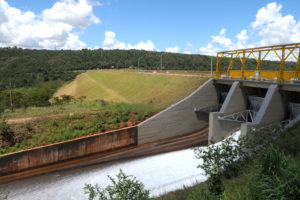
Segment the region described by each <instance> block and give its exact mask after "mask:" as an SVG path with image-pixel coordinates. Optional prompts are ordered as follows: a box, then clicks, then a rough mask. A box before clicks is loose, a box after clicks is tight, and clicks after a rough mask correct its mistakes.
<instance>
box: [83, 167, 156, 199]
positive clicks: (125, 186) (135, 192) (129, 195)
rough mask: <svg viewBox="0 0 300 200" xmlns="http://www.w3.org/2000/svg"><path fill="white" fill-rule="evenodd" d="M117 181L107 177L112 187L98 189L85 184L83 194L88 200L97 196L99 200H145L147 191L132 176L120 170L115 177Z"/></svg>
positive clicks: (97, 186)
mask: <svg viewBox="0 0 300 200" xmlns="http://www.w3.org/2000/svg"><path fill="white" fill-rule="evenodd" d="M116 176H117V180H115V179H114V178H112V177H111V176H108V178H109V179H110V181H111V182H112V185H109V186H107V187H106V188H100V187H99V185H98V184H96V185H94V186H93V185H91V184H86V185H85V187H84V193H85V194H88V195H89V200H93V199H95V198H96V197H97V196H98V199H99V200H100V199H101V200H127V199H128V200H147V199H150V198H149V191H148V190H146V189H145V188H144V184H143V183H142V182H140V181H139V180H137V179H136V177H134V176H132V175H126V174H125V173H124V172H123V171H122V170H121V169H120V172H119V173H118V174H117V175H116Z"/></svg>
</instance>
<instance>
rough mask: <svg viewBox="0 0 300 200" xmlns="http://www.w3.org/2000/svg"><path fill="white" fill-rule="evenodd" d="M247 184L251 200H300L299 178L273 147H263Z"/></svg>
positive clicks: (291, 166) (285, 159) (286, 160)
mask: <svg viewBox="0 0 300 200" xmlns="http://www.w3.org/2000/svg"><path fill="white" fill-rule="evenodd" d="M256 162H257V163H256V168H257V171H256V173H254V175H253V177H252V179H251V182H250V184H249V190H250V194H251V196H252V198H253V199H300V190H299V188H300V176H299V173H297V167H295V166H293V165H291V164H290V163H291V162H289V161H288V158H287V157H286V156H285V154H284V153H283V152H282V151H280V150H278V149H276V148H274V146H273V145H269V146H267V147H264V148H263V149H262V150H261V151H260V152H259V155H258V158H257V161H256Z"/></svg>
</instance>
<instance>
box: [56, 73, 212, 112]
mask: <svg viewBox="0 0 300 200" xmlns="http://www.w3.org/2000/svg"><path fill="white" fill-rule="evenodd" d="M206 80H207V78H200V77H197V76H183V75H167V74H144V73H132V72H121V71H117V70H91V71H87V72H86V73H83V74H80V75H79V76H77V78H76V79H75V80H74V81H72V82H71V83H69V84H67V85H65V86H64V87H62V88H61V89H59V90H58V91H57V92H56V93H55V95H54V96H60V95H63V94H67V95H72V96H74V97H75V98H79V97H81V96H86V99H87V100H95V99H103V100H106V101H113V102H126V103H134V104H136V103H142V104H148V105H149V104H151V105H155V106H158V107H166V106H168V105H170V104H172V103H175V102H176V101H178V100H180V99H182V98H184V97H185V96H187V95H189V94H190V93H191V92H193V91H194V90H195V89H197V88H198V87H199V86H200V85H202V84H203V83H204V82H205V81H206Z"/></svg>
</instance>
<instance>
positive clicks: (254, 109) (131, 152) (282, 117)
mask: <svg viewBox="0 0 300 200" xmlns="http://www.w3.org/2000/svg"><path fill="white" fill-rule="evenodd" d="M299 120H300V85H299V84H292V83H275V82H266V81H241V80H225V79H210V80H208V81H207V82H206V83H204V84H203V85H202V86H201V87H199V88H198V89H197V90H195V91H194V92H193V93H192V94H190V95H189V96H187V97H186V98H184V99H182V100H181V101H179V102H177V103H176V104H173V105H171V106H170V107H169V108H167V109H165V110H163V111H162V112H160V113H158V114H157V115H155V116H153V117H151V118H149V119H148V120H146V121H144V122H143V123H141V124H139V125H138V126H137V127H133V128H130V129H128V130H119V131H117V132H111V133H105V134H99V135H94V136H89V137H85V138H78V139H76V140H74V141H67V142H64V143H61V144H54V145H49V146H47V147H40V148H36V149H33V150H28V151H23V152H17V153H13V154H11V155H5V156H0V174H1V173H2V174H3V176H0V182H1V181H2V182H4V181H8V180H12V179H15V178H20V177H25V176H31V175H33V174H40V173H45V172H48V171H49V170H51V171H52V170H59V169H62V168H64V169H65V168H66V166H67V167H70V166H72V165H76V166H78V165H81V166H83V165H86V164H87V162H86V161H87V160H88V161H89V162H88V164H94V163H93V162H94V161H95V160H97V159H101V160H102V161H101V163H102V164H103V163H104V162H109V161H120V159H128V158H130V159H132V158H135V157H137V156H145V155H153V154H157V153H163V152H167V151H172V150H178V149H183V148H188V147H191V146H195V145H196V144H198V145H200V144H202V145H205V144H207V141H208V140H209V141H210V140H214V141H215V142H217V141H221V140H222V139H223V138H226V137H228V136H229V135H231V134H232V133H233V132H234V131H235V130H237V129H241V134H242V135H245V134H247V132H248V131H251V130H252V129H255V128H259V127H261V126H266V125H270V124H276V123H281V122H283V121H284V122H286V124H288V125H291V124H293V123H294V122H296V121H299ZM207 126H209V131H208V132H209V133H208V134H207V130H206V132H205V131H204V132H203V133H205V134H199V135H195V133H197V132H198V133H199V131H201V130H202V131H203V130H205V128H206V127H207ZM121 136H122V137H121ZM104 141H105V142H104ZM107 141H108V142H107ZM109 141H112V142H109ZM75 144H77V145H75ZM139 148H142V149H143V150H141V149H139ZM64 152H67V153H64ZM74 152H75V153H76V155H75V154H74ZM36 155H46V156H44V157H43V159H37V158H36V157H37V156H36ZM32 160H35V162H32ZM41 161H43V163H42V164H41ZM120 162H121V161H120ZM95 163H97V164H99V162H95ZM32 164H34V165H32ZM29 165H30V166H29ZM28 166H29V167H28ZM43 169H44V170H43ZM30 170H32V171H30ZM4 172H5V173H4ZM33 172H37V173H33ZM24 174H25V175H24ZM22 175H24V176H22Z"/></svg>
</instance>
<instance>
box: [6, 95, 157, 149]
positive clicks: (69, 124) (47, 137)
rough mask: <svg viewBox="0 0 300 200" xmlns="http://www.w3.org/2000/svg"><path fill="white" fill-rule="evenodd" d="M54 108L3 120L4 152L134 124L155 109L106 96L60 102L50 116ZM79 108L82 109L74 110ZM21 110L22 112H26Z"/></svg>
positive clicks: (148, 115)
mask: <svg viewBox="0 0 300 200" xmlns="http://www.w3.org/2000/svg"><path fill="white" fill-rule="evenodd" d="M52 108H53V107H48V110H44V112H45V114H44V116H39V117H37V118H32V119H31V120H29V121H27V122H26V121H25V122H24V123H11V124H7V123H6V122H5V121H2V122H1V123H0V136H1V138H0V154H5V153H8V152H14V151H18V150H22V149H27V148H31V147H35V146H40V145H46V144H50V143H54V142H59V141H64V140H68V139H72V138H76V137H80V136H85V135H90V134H93V133H97V132H105V131H107V130H112V129H118V128H122V127H127V126H133V125H135V124H137V123H139V122H140V121H143V120H145V119H146V118H147V117H150V116H151V115H152V114H153V113H154V112H153V109H152V108H151V107H149V106H146V105H142V104H126V103H112V102H106V101H104V100H99V101H92V102H85V103H80V102H78V101H77V102H71V103H69V104H65V105H58V106H57V108H59V110H56V111H57V112H56V114H55V115H50V116H49V112H51V109H52ZM76 110H79V111H80V112H74V111H76ZM46 111H48V112H46ZM37 113H39V112H37ZM21 114H22V113H21V112H20V113H18V116H22V115H21Z"/></svg>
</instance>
